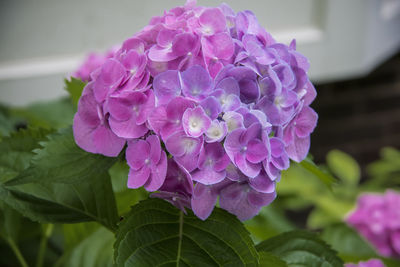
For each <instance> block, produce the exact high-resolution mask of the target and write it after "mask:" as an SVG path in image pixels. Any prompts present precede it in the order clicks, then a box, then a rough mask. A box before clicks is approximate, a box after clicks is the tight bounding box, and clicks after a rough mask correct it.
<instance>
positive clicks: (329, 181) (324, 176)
mask: <svg viewBox="0 0 400 267" xmlns="http://www.w3.org/2000/svg"><path fill="white" fill-rule="evenodd" d="M296 165H299V166H300V167H302V168H304V169H306V170H307V171H309V172H310V173H312V174H314V175H315V176H317V177H318V178H319V179H320V180H321V181H322V182H323V183H324V184H325V185H326V186H327V187H328V188H332V185H333V184H334V183H336V179H335V178H334V177H333V176H332V175H330V174H329V173H327V172H325V171H322V170H321V169H320V168H319V167H318V166H317V165H316V164H315V163H314V162H313V161H312V160H311V159H310V158H306V159H304V160H303V161H302V162H300V163H296Z"/></svg>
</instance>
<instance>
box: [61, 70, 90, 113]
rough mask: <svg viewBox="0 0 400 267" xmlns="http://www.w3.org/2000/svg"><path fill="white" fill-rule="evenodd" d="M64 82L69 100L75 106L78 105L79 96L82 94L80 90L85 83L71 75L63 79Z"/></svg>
mask: <svg viewBox="0 0 400 267" xmlns="http://www.w3.org/2000/svg"><path fill="white" fill-rule="evenodd" d="M64 83H65V90H67V91H68V93H69V95H70V97H71V101H72V103H73V104H74V106H75V107H76V106H77V105H78V101H79V98H80V97H81V95H82V91H83V88H84V87H85V85H86V83H84V82H82V81H81V80H79V79H76V78H74V77H71V78H70V80H67V79H65V80H64Z"/></svg>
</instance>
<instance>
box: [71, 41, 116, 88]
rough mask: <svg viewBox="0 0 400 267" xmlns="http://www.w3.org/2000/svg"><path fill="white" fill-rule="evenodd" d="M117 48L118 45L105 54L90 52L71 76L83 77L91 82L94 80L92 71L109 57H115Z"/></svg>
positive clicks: (85, 80)
mask: <svg viewBox="0 0 400 267" xmlns="http://www.w3.org/2000/svg"><path fill="white" fill-rule="evenodd" d="M117 50H118V46H114V47H112V48H111V49H109V50H108V51H107V52H106V53H104V54H102V53H94V52H91V53H89V54H88V55H87V56H86V57H85V59H84V61H83V62H82V64H81V65H80V66H79V67H78V69H77V70H75V71H74V72H73V73H72V74H71V76H72V77H75V78H78V79H81V80H82V81H84V82H90V81H91V80H92V77H91V73H92V72H93V71H95V70H96V69H98V68H99V67H101V66H102V65H103V64H104V62H105V61H106V60H107V59H108V58H112V57H114V55H115V52H116V51H117Z"/></svg>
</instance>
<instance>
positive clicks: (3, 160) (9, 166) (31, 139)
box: [0, 128, 51, 182]
mask: <svg viewBox="0 0 400 267" xmlns="http://www.w3.org/2000/svg"><path fill="white" fill-rule="evenodd" d="M49 133H51V131H50V130H44V129H35V128H31V129H27V130H25V129H22V130H20V131H18V132H15V133H12V134H11V136H9V137H4V138H3V140H2V141H1V142H0V151H1V153H0V182H5V181H7V180H9V179H11V178H13V177H15V176H16V175H18V173H20V172H21V171H23V170H24V169H26V168H27V167H28V166H29V162H30V161H31V158H32V157H33V156H34V153H33V152H32V150H34V149H36V148H39V147H40V145H39V142H41V141H43V140H45V139H46V135H48V134H49Z"/></svg>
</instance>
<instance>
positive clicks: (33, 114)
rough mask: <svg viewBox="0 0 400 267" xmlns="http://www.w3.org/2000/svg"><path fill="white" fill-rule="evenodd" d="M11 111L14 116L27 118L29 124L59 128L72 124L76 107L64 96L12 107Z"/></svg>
mask: <svg viewBox="0 0 400 267" xmlns="http://www.w3.org/2000/svg"><path fill="white" fill-rule="evenodd" d="M9 112H10V114H11V115H12V117H15V118H20V119H22V120H25V121H26V123H27V124H28V126H35V127H41V128H46V129H58V128H64V127H67V126H69V125H71V124H72V119H73V117H74V114H75V108H74V106H73V105H72V103H71V101H70V100H69V99H68V98H62V99H58V100H54V101H51V102H38V103H35V104H32V105H29V106H27V107H24V108H10V111H9Z"/></svg>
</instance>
